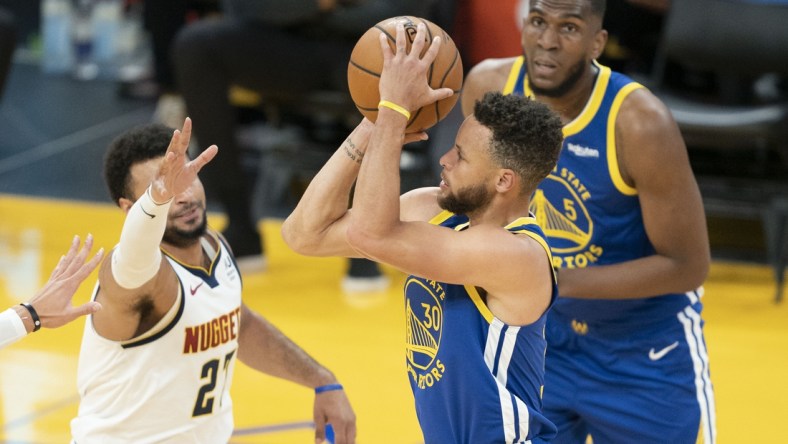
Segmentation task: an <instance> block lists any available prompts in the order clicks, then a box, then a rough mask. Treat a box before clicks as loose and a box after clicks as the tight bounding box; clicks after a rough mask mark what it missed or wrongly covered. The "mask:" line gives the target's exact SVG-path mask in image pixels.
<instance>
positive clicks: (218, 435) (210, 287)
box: [71, 235, 241, 444]
mask: <svg viewBox="0 0 788 444" xmlns="http://www.w3.org/2000/svg"><path fill="white" fill-rule="evenodd" d="M214 239H216V237H215V235H214ZM217 243H218V244H219V245H220V248H219V251H217V252H215V254H211V257H213V260H212V261H211V266H210V268H209V269H207V270H206V269H204V268H201V267H189V266H186V265H184V264H181V263H179V262H178V261H176V260H175V259H173V258H172V257H169V256H167V259H168V260H169V262H170V264H171V265H172V267H173V268H174V269H175V273H176V274H177V276H178V280H179V282H180V295H179V297H178V300H177V301H176V303H175V305H174V306H173V308H172V310H170V312H169V313H168V314H167V315H166V316H165V318H164V319H162V321H161V322H159V324H158V325H156V327H154V328H153V329H152V330H151V333H150V334H145V335H143V336H141V337H139V338H135V339H132V340H129V341H124V342H116V341H110V340H107V339H105V338H103V337H101V336H99V335H98V333H96V331H95V330H94V328H93V322H92V316H91V317H88V320H87V322H86V323H85V332H84V336H83V338H82V348H81V350H80V354H79V369H78V373H77V387H78V390H79V395H80V397H81V402H80V405H79V413H78V415H77V417H76V418H74V419H73V420H72V421H71V432H72V436H73V439H74V442H75V443H76V444H116V443H117V444H119V443H134V444H142V443H190V444H192V443H206V444H208V443H210V444H219V443H226V442H228V441H229V439H230V435H231V434H232V430H233V417H232V402H231V400H230V382H231V381H232V376H233V369H234V362H235V358H236V356H237V355H238V333H239V331H240V316H241V276H240V274H239V272H238V267H237V266H236V264H235V260H234V259H233V257H232V255H231V254H230V253H229V250H228V249H227V247H226V246H225V245H223V244H222V243H221V242H219V241H218V240H217ZM203 244H204V248H205V244H206V242H203ZM207 247H208V248H210V246H207ZM208 248H206V251H207V252H209V254H210V250H209V249H208ZM165 254H166V253H165ZM97 291H98V285H96V290H95V291H94V295H93V296H94V298H95V295H96V292H97Z"/></svg>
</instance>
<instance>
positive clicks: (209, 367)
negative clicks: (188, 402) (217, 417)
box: [192, 350, 235, 416]
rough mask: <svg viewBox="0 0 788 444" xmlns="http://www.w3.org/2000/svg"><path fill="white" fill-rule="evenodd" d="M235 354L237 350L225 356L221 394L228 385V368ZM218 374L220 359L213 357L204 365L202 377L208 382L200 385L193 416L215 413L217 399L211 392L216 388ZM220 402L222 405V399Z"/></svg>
mask: <svg viewBox="0 0 788 444" xmlns="http://www.w3.org/2000/svg"><path fill="white" fill-rule="evenodd" d="M234 355H235V350H233V351H231V352H230V353H227V355H226V356H225V357H224V365H223V366H222V368H223V369H224V371H223V373H224V378H223V379H224V383H223V384H222V390H221V392H219V395H220V396H221V394H222V393H224V387H226V386H227V373H228V372H227V370H228V369H229V368H230V362H232V360H233V356H234ZM218 376H219V359H211V360H210V361H208V362H206V363H205V365H203V366H202V372H201V373H200V379H207V380H208V382H206V383H205V385H203V386H202V387H200V391H199V392H197V402H195V403H194V411H192V416H200V415H208V414H211V413H213V402H214V400H215V399H214V398H215V396H211V393H213V391H214V389H215V388H216V380H217V379H218ZM220 399H221V398H220ZM219 402H220V405H221V401H219Z"/></svg>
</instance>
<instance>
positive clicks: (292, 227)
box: [281, 217, 316, 255]
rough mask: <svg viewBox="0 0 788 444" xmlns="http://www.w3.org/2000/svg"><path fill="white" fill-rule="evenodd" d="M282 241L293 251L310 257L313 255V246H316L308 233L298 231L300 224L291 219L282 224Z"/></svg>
mask: <svg viewBox="0 0 788 444" xmlns="http://www.w3.org/2000/svg"><path fill="white" fill-rule="evenodd" d="M281 232H282V239H283V240H284V241H285V244H287V246H288V247H290V249H291V250H293V251H295V252H296V253H298V254H302V255H309V254H310V253H313V248H311V247H312V246H314V245H316V242H314V241H313V240H312V239H311V238H310V235H309V234H308V233H305V232H304V230H299V229H298V224H297V223H296V222H295V221H293V219H292V218H291V217H288V218H287V219H285V221H284V223H283V224H282V230H281Z"/></svg>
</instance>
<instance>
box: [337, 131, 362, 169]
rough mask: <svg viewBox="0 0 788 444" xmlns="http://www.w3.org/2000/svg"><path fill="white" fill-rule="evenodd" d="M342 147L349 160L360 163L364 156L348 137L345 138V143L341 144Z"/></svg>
mask: <svg viewBox="0 0 788 444" xmlns="http://www.w3.org/2000/svg"><path fill="white" fill-rule="evenodd" d="M342 148H344V149H345V154H347V156H348V157H350V159H351V160H353V161H354V162H356V163H361V159H363V158H364V152H363V151H361V150H359V149H358V148H357V147H356V144H355V143H353V141H352V140H350V137H348V138H347V139H345V143H343V144H342Z"/></svg>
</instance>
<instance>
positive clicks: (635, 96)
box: [617, 83, 674, 130]
mask: <svg viewBox="0 0 788 444" xmlns="http://www.w3.org/2000/svg"><path fill="white" fill-rule="evenodd" d="M635 85H637V86H638V87H637V88H634V89H633V90H632V91H631V92H630V93H629V94H628V95H627V96H626V98H624V100H623V102H622V103H621V110H620V111H619V116H618V119H617V120H618V122H617V123H618V124H619V125H620V126H621V127H624V128H638V129H644V128H645V127H655V128H656V129H657V130H658V129H659V128H660V127H663V126H664V125H671V126H672V125H674V120H673V115H672V114H671V112H670V109H669V108H668V107H667V105H666V104H665V103H664V102H663V101H662V100H661V99H660V98H659V97H657V96H656V95H655V94H654V93H653V92H651V91H650V90H649V89H648V88H646V87H640V86H641V85H639V84H637V83H635Z"/></svg>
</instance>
